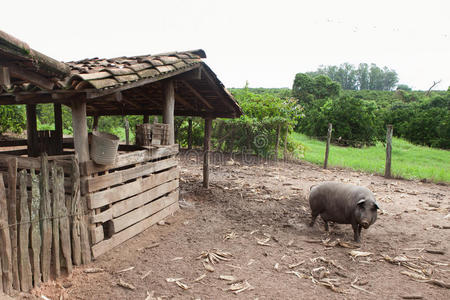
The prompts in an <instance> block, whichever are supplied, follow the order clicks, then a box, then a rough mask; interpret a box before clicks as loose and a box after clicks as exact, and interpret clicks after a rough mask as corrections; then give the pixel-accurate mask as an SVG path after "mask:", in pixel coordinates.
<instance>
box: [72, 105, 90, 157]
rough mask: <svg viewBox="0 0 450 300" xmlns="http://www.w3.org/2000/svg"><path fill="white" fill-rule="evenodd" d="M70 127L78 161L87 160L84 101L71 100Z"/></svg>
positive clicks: (87, 148)
mask: <svg viewBox="0 0 450 300" xmlns="http://www.w3.org/2000/svg"><path fill="white" fill-rule="evenodd" d="M72 127H73V142H74V146H75V152H76V153H77V154H78V160H79V162H80V163H84V162H86V161H88V160H89V144H88V130H87V119H86V102H81V101H72Z"/></svg>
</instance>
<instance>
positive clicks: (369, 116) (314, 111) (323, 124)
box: [299, 96, 384, 146]
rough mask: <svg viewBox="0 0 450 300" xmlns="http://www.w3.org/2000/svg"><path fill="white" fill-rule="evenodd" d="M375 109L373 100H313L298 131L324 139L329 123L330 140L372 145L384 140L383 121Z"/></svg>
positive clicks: (348, 143) (344, 98) (345, 98)
mask: <svg viewBox="0 0 450 300" xmlns="http://www.w3.org/2000/svg"><path fill="white" fill-rule="evenodd" d="M377 109H378V107H377V105H376V103H375V102H374V101H365V100H362V99H359V98H356V97H349V96H343V97H339V98H337V99H330V98H329V99H322V100H316V101H314V102H313V103H312V105H311V106H310V107H309V109H308V110H307V111H306V112H305V117H304V118H303V119H302V120H301V122H300V123H299V127H300V131H301V132H303V133H305V134H306V135H308V136H311V137H318V138H325V137H326V136H327V130H328V123H332V124H333V135H332V139H333V141H335V142H339V143H342V144H346V145H351V146H362V145H374V144H375V143H376V141H380V140H383V138H384V129H383V120H382V119H381V118H379V116H378V115H377Z"/></svg>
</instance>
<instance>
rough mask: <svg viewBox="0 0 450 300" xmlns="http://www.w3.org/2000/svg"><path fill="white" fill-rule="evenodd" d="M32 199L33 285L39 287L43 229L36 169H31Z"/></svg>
mask: <svg viewBox="0 0 450 300" xmlns="http://www.w3.org/2000/svg"><path fill="white" fill-rule="evenodd" d="M31 181H32V188H31V190H32V199H31V254H32V260H33V262H32V265H33V286H34V287H38V286H39V285H40V283H41V263H40V254H41V230H40V228H39V206H40V201H41V192H40V189H39V179H38V176H37V175H36V173H35V171H34V169H31Z"/></svg>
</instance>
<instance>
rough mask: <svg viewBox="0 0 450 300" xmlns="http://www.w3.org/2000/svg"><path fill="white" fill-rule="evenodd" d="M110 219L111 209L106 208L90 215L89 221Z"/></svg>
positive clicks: (103, 221) (99, 221)
mask: <svg viewBox="0 0 450 300" xmlns="http://www.w3.org/2000/svg"><path fill="white" fill-rule="evenodd" d="M111 219H112V209H111V208H110V209H107V210H105V211H102V212H100V213H99V214H96V215H94V216H92V217H91V223H105V222H106V221H108V220H111Z"/></svg>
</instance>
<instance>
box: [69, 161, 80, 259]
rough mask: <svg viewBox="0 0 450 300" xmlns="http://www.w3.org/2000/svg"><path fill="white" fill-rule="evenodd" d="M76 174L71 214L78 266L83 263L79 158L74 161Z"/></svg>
mask: <svg viewBox="0 0 450 300" xmlns="http://www.w3.org/2000/svg"><path fill="white" fill-rule="evenodd" d="M72 164H73V168H74V174H72V185H73V186H72V199H71V201H70V203H71V207H70V214H71V215H72V228H71V230H72V258H73V263H74V264H75V265H76V266H79V265H81V225H80V223H81V205H80V201H81V195H80V174H79V170H78V160H77V159H74V161H73V162H72Z"/></svg>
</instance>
